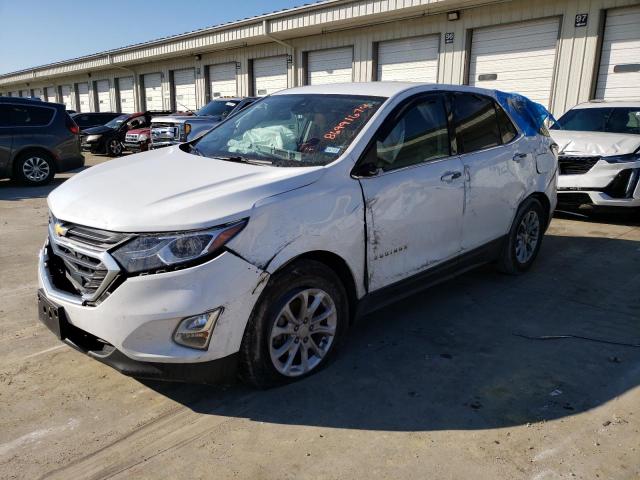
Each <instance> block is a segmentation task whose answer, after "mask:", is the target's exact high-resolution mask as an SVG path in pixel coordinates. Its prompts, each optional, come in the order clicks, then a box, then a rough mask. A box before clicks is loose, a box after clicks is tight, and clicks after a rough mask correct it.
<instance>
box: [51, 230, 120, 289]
mask: <svg viewBox="0 0 640 480" xmlns="http://www.w3.org/2000/svg"><path fill="white" fill-rule="evenodd" d="M51 248H52V250H53V254H54V255H55V256H57V257H58V258H59V259H60V260H62V263H63V264H64V270H65V272H64V274H65V278H66V279H67V280H68V281H69V283H70V284H71V285H72V286H73V289H74V290H75V292H70V293H76V292H77V293H80V294H81V295H82V296H85V297H90V296H93V295H94V294H95V293H96V291H97V290H98V288H100V286H101V285H102V282H104V280H105V278H106V276H107V273H108V270H107V267H106V266H105V265H104V264H103V263H102V262H101V261H100V260H99V259H97V258H94V257H91V256H89V255H84V254H82V253H79V252H76V251H74V250H73V249H72V248H69V247H68V246H67V245H61V244H59V243H56V242H55V241H54V242H52V244H51Z"/></svg>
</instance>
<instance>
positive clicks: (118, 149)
mask: <svg viewBox="0 0 640 480" xmlns="http://www.w3.org/2000/svg"><path fill="white" fill-rule="evenodd" d="M168 113H170V112H143V113H132V114H120V115H119V116H117V117H116V118H114V119H113V120H111V121H110V122H109V123H107V124H106V125H102V126H101V127H93V128H87V129H86V130H83V131H82V142H81V146H82V150H85V151H89V152H91V153H106V154H107V155H109V156H112V157H116V156H118V155H121V154H122V150H123V147H122V142H124V140H125V136H126V135H127V132H128V131H129V130H134V129H137V128H144V127H148V126H149V124H150V123H151V118H152V117H154V116H157V115H167V114H168Z"/></svg>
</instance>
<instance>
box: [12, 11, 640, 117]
mask: <svg viewBox="0 0 640 480" xmlns="http://www.w3.org/2000/svg"><path fill="white" fill-rule="evenodd" d="M478 1H480V0H478ZM441 2H442V0H362V1H359V2H353V3H350V4H338V5H330V6H326V7H321V8H313V7H311V8H309V9H306V10H302V11H299V12H293V13H292V14H290V15H286V16H284V17H282V18H276V19H273V20H271V21H269V25H270V27H269V30H270V32H272V33H277V32H281V34H288V35H289V36H291V35H292V33H291V31H292V30H295V29H296V28H301V27H306V28H307V31H303V30H301V31H300V35H301V37H299V38H294V39H289V40H287V42H288V43H291V44H293V45H294V47H295V52H296V58H295V61H294V64H295V68H296V69H297V70H296V71H294V68H293V66H291V65H290V66H289V69H288V84H289V86H293V85H294V81H295V78H296V77H297V84H302V82H303V79H304V74H305V72H304V71H303V68H302V56H303V52H305V51H312V50H319V49H324V48H338V47H345V46H349V45H353V78H354V80H355V81H369V80H371V79H372V78H373V65H374V63H375V62H374V59H373V54H374V52H373V43H374V42H379V41H384V40H392V39H400V38H404V37H410V36H417V35H429V34H440V54H439V62H438V63H439V69H438V81H439V82H442V83H453V84H461V83H464V82H465V81H466V78H465V70H466V64H467V57H468V52H467V51H466V45H467V41H466V38H467V33H468V32H469V30H471V29H474V28H481V27H485V26H491V25H499V24H502V23H510V22H518V21H525V20H531V19H536V18H544V17H550V16H562V24H561V37H560V39H559V41H558V47H557V48H558V53H557V66H556V69H555V74H554V81H553V85H554V88H553V101H552V111H553V112H554V113H555V114H561V113H563V112H564V111H566V110H567V109H568V108H570V107H572V106H573V105H575V104H576V103H579V102H583V101H586V100H588V99H589V97H590V94H591V89H592V85H593V79H594V78H595V75H594V73H595V71H596V69H597V64H598V60H599V59H598V58H597V56H598V52H597V43H598V42H597V36H598V33H599V32H598V27H599V23H600V17H601V13H602V11H603V10H604V9H610V8H616V7H622V6H629V5H638V3H639V2H638V0H564V1H562V0H536V1H535V2H532V1H530V0H514V1H512V2H500V3H495V4H490V5H485V6H480V7H476V8H469V9H463V10H462V16H461V19H460V20H459V21H454V22H449V21H447V20H446V16H445V15H444V14H438V15H429V16H421V17H419V18H404V19H402V18H399V17H400V15H404V16H405V17H411V16H415V15H421V14H424V12H425V11H426V6H430V9H431V10H433V8H440V6H439V5H437V4H438V3H441ZM470 3H478V2H466V4H467V5H468V4H470ZM462 4H463V2H462V1H461V2H460V3H459V5H462ZM447 5H451V3H450V2H449V3H448V4H447ZM453 8H455V7H451V6H448V7H447V9H453ZM577 13H588V14H589V21H588V25H587V27H578V28H576V27H575V26H574V18H575V15H576V14H577ZM364 17H366V18H364ZM356 21H358V22H362V25H360V26H357V27H352V25H354V24H355V22H356ZM327 22H333V23H332V24H329V25H327ZM364 22H368V24H364ZM314 25H315V26H314ZM309 30H313V31H314V32H315V33H314V34H312V35H310V34H309ZM322 30H324V33H321V32H322ZM332 30H333V31H332ZM446 32H452V33H454V41H453V43H451V44H445V43H444V34H445V33H446ZM256 35H262V23H261V22H260V23H251V24H247V25H240V26H238V27H234V28H231V29H230V30H226V31H224V30H222V31H217V32H208V33H203V34H202V35H197V36H194V37H192V38H184V39H176V40H174V41H168V42H167V43H166V44H158V45H149V46H146V47H145V46H141V47H140V48H137V49H135V50H130V51H126V52H122V53H119V54H117V55H116V54H114V55H112V57H111V60H112V61H113V62H114V63H120V62H129V63H128V65H131V66H130V67H129V68H132V69H134V70H135V72H136V82H135V90H136V101H137V102H139V98H140V95H141V92H140V88H139V75H142V74H144V73H152V72H162V73H163V79H162V81H163V105H164V108H169V107H170V105H169V103H170V99H169V92H170V90H169V85H168V82H169V70H174V69H179V68H190V67H195V68H196V71H197V69H198V68H199V69H200V73H196V95H197V99H198V102H199V104H203V103H204V102H205V101H206V98H205V95H206V87H205V79H204V77H205V75H204V69H205V67H206V65H211V64H216V63H224V62H238V63H239V64H240V67H241V68H240V70H239V71H238V93H239V94H240V95H247V94H248V92H249V85H250V82H251V79H250V78H249V75H248V60H249V59H253V58H262V57H270V56H274V55H283V54H291V53H292V52H291V51H290V49H287V48H285V47H284V46H282V45H279V44H276V43H264V44H260V45H252V46H238V47H237V48H230V49H227V50H220V51H218V52H211V53H202V51H203V50H207V49H211V48H215V46H216V45H221V44H222V43H223V42H231V41H239V40H242V39H248V38H250V37H251V36H256ZM257 40H258V41H267V39H266V38H265V37H261V38H259V39H257ZM231 45H233V44H231ZM196 53H199V54H201V55H202V58H201V60H199V61H198V60H196V59H195V57H194V55H195V54H196ZM154 56H155V57H156V58H162V57H170V56H174V57H175V58H173V59H166V60H154V61H152V58H153V57H154ZM135 62H138V64H137V65H135ZM142 62H144V63H142ZM108 65H109V64H108V62H107V59H106V58H105V57H101V58H94V59H87V60H84V61H82V62H80V63H78V64H75V65H60V66H56V67H51V68H48V69H45V70H42V71H38V72H36V73H37V76H35V77H34V74H33V73H32V72H25V73H21V74H18V75H15V76H14V77H12V81H11V82H7V81H6V80H5V81H2V79H0V84H1V85H2V86H3V88H4V89H5V90H8V89H10V90H18V89H20V90H24V89H28V88H39V87H44V86H50V85H51V84H52V83H55V85H56V86H59V85H68V84H76V83H80V82H86V81H88V80H90V85H93V81H94V80H100V79H103V78H104V79H109V80H110V84H111V85H114V83H115V82H114V81H113V78H114V77H115V76H123V73H124V71H123V70H121V69H115V68H108ZM99 68H105V69H104V70H96V69H99ZM80 69H81V70H80ZM78 70H80V71H78ZM87 71H92V76H91V78H89V77H88V75H87V73H86V72H87ZM65 72H68V73H69V74H68V75H66V76H62V77H57V78H55V79H53V78H51V77H50V76H51V75H60V74H63V73H65ZM27 82H28V83H29V86H27V85H26V83H27ZM92 97H93V96H92V95H90V96H89V98H90V101H92ZM111 98H112V102H113V101H115V98H116V95H115V94H113V93H112V95H111ZM200 102H201V103H200ZM115 108H117V106H116V105H114V110H115ZM139 108H140V107H139V106H138V109H139Z"/></svg>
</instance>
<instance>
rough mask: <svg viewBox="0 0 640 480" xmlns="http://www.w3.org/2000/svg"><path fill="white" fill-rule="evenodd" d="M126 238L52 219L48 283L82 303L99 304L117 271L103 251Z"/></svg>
mask: <svg viewBox="0 0 640 480" xmlns="http://www.w3.org/2000/svg"><path fill="white" fill-rule="evenodd" d="M129 237H130V236H129V235H128V234H123V233H115V232H109V231H106V230H100V229H96V228H90V227H85V226H81V225H75V224H70V223H65V222H60V221H58V220H56V219H54V218H52V219H51V222H50V224H49V244H50V245H49V251H48V254H49V261H48V265H47V267H48V269H49V274H50V275H51V280H52V283H53V284H54V285H55V286H56V288H59V289H61V290H64V291H66V292H68V293H71V294H74V295H79V296H80V297H81V298H82V300H83V301H84V303H86V304H96V303H99V301H100V300H101V298H102V297H103V296H104V294H105V293H107V291H108V288H109V287H110V285H112V284H113V283H114V281H115V280H116V278H117V277H118V274H119V272H120V269H119V267H118V264H117V263H116V262H115V260H113V258H112V257H111V256H110V255H109V253H108V252H107V251H108V250H109V249H111V248H113V247H115V246H116V245H118V244H120V243H122V242H124V241H126V240H127V239H128V238H129Z"/></svg>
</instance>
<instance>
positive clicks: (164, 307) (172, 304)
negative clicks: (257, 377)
mask: <svg viewBox="0 0 640 480" xmlns="http://www.w3.org/2000/svg"><path fill="white" fill-rule="evenodd" d="M265 277H268V274H267V273H265V272H263V271H262V270H260V269H258V268H257V267H255V266H253V265H251V264H250V263H248V262H246V261H245V260H243V259H241V258H240V257H238V256H236V255H235V254H233V253H231V252H228V251H226V252H223V253H222V254H220V255H219V256H217V257H216V258H214V259H212V260H209V261H208V262H206V263H203V264H201V265H197V266H194V267H190V268H185V269H182V270H177V271H173V272H165V273H158V274H152V275H141V276H132V277H128V278H126V279H125V280H124V281H123V282H122V283H121V284H120V285H119V286H118V287H117V288H116V289H114V290H113V292H112V293H111V294H110V295H109V296H108V297H106V298H105V299H104V300H103V301H102V302H101V303H99V304H97V305H95V306H90V305H83V304H82V302H81V301H79V297H74V296H73V295H71V294H69V293H68V292H64V291H60V290H57V289H56V288H55V287H54V286H53V283H52V281H51V277H50V273H49V271H48V268H47V251H46V248H45V249H43V250H42V251H41V253H40V262H39V271H38V280H39V286H40V290H39V296H40V297H41V298H40V300H39V307H40V309H41V310H42V309H46V308H50V309H53V310H56V311H55V312H52V311H49V312H48V313H49V314H52V313H53V314H55V315H60V316H61V317H62V318H61V319H60V320H59V324H58V325H59V327H58V329H59V331H57V332H55V328H54V327H52V326H51V325H47V326H48V327H49V328H50V329H51V330H53V331H54V332H55V333H56V334H58V335H59V337H61V339H62V340H64V341H65V342H66V343H68V344H69V345H71V346H73V347H74V348H76V349H78V350H80V351H82V352H84V353H86V354H88V355H90V356H91V357H93V358H95V359H97V360H99V361H101V362H103V363H106V364H108V365H110V366H112V367H114V368H116V369H117V370H119V371H121V372H122V373H125V374H127V375H132V376H136V377H142V378H157V379H165V380H180V381H207V382H208V381H211V380H212V379H213V381H216V380H218V379H221V378H223V377H225V376H228V375H233V372H234V368H233V365H234V364H235V358H236V354H237V352H238V351H239V349H240V343H241V341H242V337H243V335H244V330H245V326H246V324H247V321H248V319H249V316H250V315H251V311H252V310H253V307H254V305H255V303H256V301H257V299H258V297H259V296H260V293H261V292H262V289H263V288H264V285H265V284H266V282H265ZM219 307H223V309H224V311H223V313H222V314H221V315H220V317H219V318H218V320H217V323H216V324H215V327H214V329H213V335H212V338H211V343H210V345H209V347H208V349H207V350H197V349H194V348H188V347H185V346H182V345H179V344H177V343H175V342H174V341H173V335H174V332H175V331H176V328H177V326H178V324H179V323H180V322H181V321H182V320H183V319H185V318H187V317H190V316H193V315H199V314H200V313H202V312H207V311H210V310H212V309H215V308H219ZM40 318H41V320H43V322H44V323H45V324H47V323H48V322H47V321H46V318H45V319H43V314H42V313H41V315H40ZM187 364H188V365H187Z"/></svg>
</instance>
